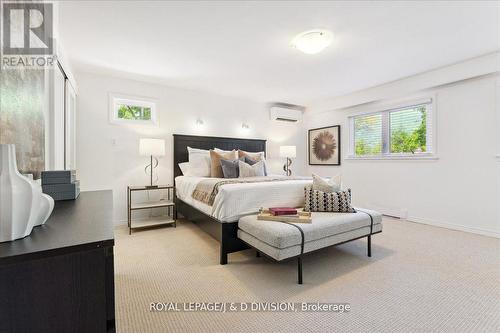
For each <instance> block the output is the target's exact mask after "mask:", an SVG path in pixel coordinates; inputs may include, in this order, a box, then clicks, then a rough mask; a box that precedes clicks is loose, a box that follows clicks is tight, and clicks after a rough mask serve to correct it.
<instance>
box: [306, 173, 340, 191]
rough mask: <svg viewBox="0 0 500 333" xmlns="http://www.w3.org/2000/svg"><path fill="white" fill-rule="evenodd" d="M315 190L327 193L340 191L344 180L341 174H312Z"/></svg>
mask: <svg viewBox="0 0 500 333" xmlns="http://www.w3.org/2000/svg"><path fill="white" fill-rule="evenodd" d="M312 178H313V184H312V188H313V190H317V191H322V192H325V193H333V192H339V191H341V190H342V180H341V177H340V175H337V176H335V177H332V178H321V177H320V176H318V175H315V174H314V173H313V174H312Z"/></svg>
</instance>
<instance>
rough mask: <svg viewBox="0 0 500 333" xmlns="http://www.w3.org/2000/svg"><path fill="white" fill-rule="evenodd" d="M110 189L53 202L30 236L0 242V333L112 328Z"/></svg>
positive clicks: (96, 331) (97, 330)
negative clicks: (47, 214) (47, 218)
mask: <svg viewBox="0 0 500 333" xmlns="http://www.w3.org/2000/svg"><path fill="white" fill-rule="evenodd" d="M113 246H114V235H113V194H112V192H111V191H96V192H82V193H81V194H80V196H79V198H78V199H77V200H74V201H73V200H72V201H57V202H56V205H55V208H54V211H53V212H52V215H51V216H50V218H49V220H48V221H47V222H46V223H45V225H43V226H39V227H35V228H34V229H33V232H32V233H31V235H29V236H27V237H25V238H23V239H20V240H16V241H13V242H5V243H0V332H1V333H6V332H9V333H10V332H16V333H17V332H37V333H43V332H50V333H58V332H64V333H69V332H94V333H99V332H114V331H115V295H114V294H115V292H114V269H113Z"/></svg>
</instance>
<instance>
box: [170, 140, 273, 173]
mask: <svg viewBox="0 0 500 333" xmlns="http://www.w3.org/2000/svg"><path fill="white" fill-rule="evenodd" d="M188 146H189V147H191V148H198V149H207V150H209V149H214V148H219V149H223V150H232V149H241V150H245V151H250V152H259V151H263V152H265V151H266V140H260V139H240V138H222V137H215V136H197V135H181V134H174V179H175V177H177V176H181V175H182V172H181V169H180V168H179V163H182V162H188V151H187V147H188Z"/></svg>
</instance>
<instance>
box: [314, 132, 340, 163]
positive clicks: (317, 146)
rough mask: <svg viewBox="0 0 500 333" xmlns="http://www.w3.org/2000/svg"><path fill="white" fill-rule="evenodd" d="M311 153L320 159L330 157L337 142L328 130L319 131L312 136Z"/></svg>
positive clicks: (325, 159)
mask: <svg viewBox="0 0 500 333" xmlns="http://www.w3.org/2000/svg"><path fill="white" fill-rule="evenodd" d="M312 148H313V153H314V155H315V156H316V157H317V158H318V160H320V161H328V160H329V159H330V158H332V156H333V154H334V153H335V149H337V142H335V139H334V138H333V134H332V133H329V132H328V131H324V132H320V133H319V134H318V136H316V137H315V138H314V142H313V147H312Z"/></svg>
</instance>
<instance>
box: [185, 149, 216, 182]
mask: <svg viewBox="0 0 500 333" xmlns="http://www.w3.org/2000/svg"><path fill="white" fill-rule="evenodd" d="M187 149H188V155H189V176H196V177H210V165H211V161H210V151H209V150H204V149H196V148H191V147H187Z"/></svg>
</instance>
